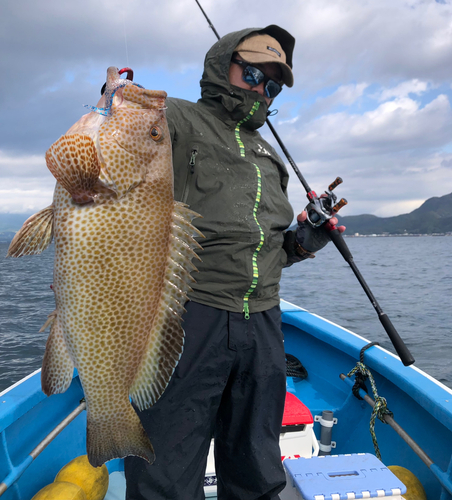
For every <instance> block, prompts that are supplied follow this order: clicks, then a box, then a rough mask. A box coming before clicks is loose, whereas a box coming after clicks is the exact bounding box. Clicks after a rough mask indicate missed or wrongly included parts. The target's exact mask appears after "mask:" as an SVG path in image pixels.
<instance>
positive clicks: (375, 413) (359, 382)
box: [347, 342, 394, 460]
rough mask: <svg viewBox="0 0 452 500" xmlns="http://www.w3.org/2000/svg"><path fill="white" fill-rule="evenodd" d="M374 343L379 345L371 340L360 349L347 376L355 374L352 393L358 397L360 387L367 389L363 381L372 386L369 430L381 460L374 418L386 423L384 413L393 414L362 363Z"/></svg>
mask: <svg viewBox="0 0 452 500" xmlns="http://www.w3.org/2000/svg"><path fill="white" fill-rule="evenodd" d="M374 345H379V344H378V342H371V343H370V344H367V345H366V346H364V347H363V348H362V349H361V353H360V361H358V363H357V364H356V366H355V368H353V370H351V371H350V372H349V373H347V377H351V376H352V375H355V374H356V375H355V385H354V386H353V389H352V390H353V394H354V395H355V396H356V397H357V398H358V399H362V398H361V397H360V396H359V394H358V391H359V389H360V388H361V389H364V390H365V391H366V392H367V389H366V388H365V385H364V381H365V380H366V379H369V381H370V385H371V386H372V392H373V395H374V400H375V406H374V407H373V410H372V415H371V416H370V426H369V430H370V435H371V436H372V442H373V444H374V448H375V455H376V457H377V458H378V459H379V460H381V453H380V448H379V446H378V442H377V436H376V433H375V419H376V418H377V417H378V419H379V420H381V422H383V423H384V424H387V422H386V421H385V419H384V417H385V415H389V416H390V417H393V416H394V414H393V413H392V412H391V411H390V410H388V407H387V401H386V399H385V398H384V397H382V396H379V395H378V391H377V385H376V383H375V380H374V378H373V376H372V373H371V372H370V371H369V369H368V368H367V366H366V365H365V364H364V351H365V350H366V349H369V347H372V346H374ZM363 385H364V387H363Z"/></svg>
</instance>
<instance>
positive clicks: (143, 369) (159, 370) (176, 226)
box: [130, 202, 203, 410]
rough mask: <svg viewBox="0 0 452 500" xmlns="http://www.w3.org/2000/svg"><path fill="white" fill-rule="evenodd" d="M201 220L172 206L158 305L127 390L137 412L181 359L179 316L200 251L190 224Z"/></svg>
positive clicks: (158, 392) (149, 403)
mask: <svg viewBox="0 0 452 500" xmlns="http://www.w3.org/2000/svg"><path fill="white" fill-rule="evenodd" d="M195 217H200V216H199V215H198V214H196V213H195V212H192V211H191V210H189V209H188V208H186V205H184V204H182V203H179V202H175V203H174V213H173V223H172V233H171V242H170V248H169V256H168V265H167V269H166V275H165V284H164V287H163V292H162V296H161V299H160V305H159V308H158V310H157V313H156V317H155V319H154V322H153V326H152V330H151V333H150V335H149V341H148V346H147V349H146V351H145V354H144V356H143V359H142V361H141V365H140V367H139V369H138V371H137V375H136V377H135V380H134V383H133V384H132V387H131V389H130V395H131V397H132V399H133V402H134V403H135V404H136V405H137V406H138V408H139V409H140V410H143V409H145V408H149V407H150V406H152V405H153V404H154V403H155V402H156V401H157V400H158V399H159V398H160V396H161V395H162V394H163V391H164V390H165V388H166V386H167V385H168V382H169V381H170V378H171V375H172V374H173V372H174V369H175V368H176V365H177V363H178V361H179V359H180V357H181V354H182V350H183V345H184V331H183V329H182V326H181V316H182V314H183V313H184V312H185V309H184V304H185V302H186V301H187V300H188V297H187V293H188V292H189V291H190V290H191V288H190V282H193V281H194V279H193V278H192V276H191V275H190V271H193V270H196V267H195V266H194V265H193V264H192V262H191V259H192V258H194V257H198V256H197V255H196V253H195V252H194V249H195V248H201V247H200V245H199V244H198V242H197V241H196V240H195V239H194V238H195V237H203V235H202V233H201V232H200V231H198V230H197V229H196V228H195V227H194V226H192V224H191V221H192V220H193V219H194V218H195Z"/></svg>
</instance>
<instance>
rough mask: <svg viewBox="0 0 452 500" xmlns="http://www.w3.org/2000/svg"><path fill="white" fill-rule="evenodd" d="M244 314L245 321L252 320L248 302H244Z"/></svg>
mask: <svg viewBox="0 0 452 500" xmlns="http://www.w3.org/2000/svg"><path fill="white" fill-rule="evenodd" d="M243 313H244V314H245V319H250V306H249V304H248V301H247V300H245V301H244V302H243Z"/></svg>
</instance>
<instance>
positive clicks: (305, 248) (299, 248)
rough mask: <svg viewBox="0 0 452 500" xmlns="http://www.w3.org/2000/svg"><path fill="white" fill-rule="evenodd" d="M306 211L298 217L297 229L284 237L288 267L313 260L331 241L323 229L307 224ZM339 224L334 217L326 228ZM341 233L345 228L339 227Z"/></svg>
mask: <svg viewBox="0 0 452 500" xmlns="http://www.w3.org/2000/svg"><path fill="white" fill-rule="evenodd" d="M306 217H307V214H306V211H305V210H304V211H303V212H302V213H301V214H299V215H298V217H297V222H298V224H297V226H296V228H291V230H288V231H287V232H286V234H285V235H284V245H283V248H284V249H285V251H286V253H287V265H288V266H290V265H292V264H293V263H295V262H300V261H302V260H305V259H313V258H314V257H315V255H314V253H315V252H317V251H319V250H321V249H322V248H323V247H324V246H326V244H327V243H328V242H329V241H330V239H329V238H328V234H327V232H326V231H325V230H324V229H323V228H314V227H312V226H311V224H309V222H306ZM337 223H338V220H337V218H336V217H332V218H331V219H330V221H329V222H326V223H325V226H326V227H327V226H329V227H332V226H335V225H336V224H337ZM337 229H338V230H339V232H341V233H343V232H344V231H345V226H338V228H337Z"/></svg>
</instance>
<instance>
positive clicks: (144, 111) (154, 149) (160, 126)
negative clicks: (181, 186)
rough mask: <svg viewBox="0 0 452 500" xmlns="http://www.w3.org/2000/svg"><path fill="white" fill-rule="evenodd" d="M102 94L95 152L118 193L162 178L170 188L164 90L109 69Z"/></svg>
mask: <svg viewBox="0 0 452 500" xmlns="http://www.w3.org/2000/svg"><path fill="white" fill-rule="evenodd" d="M105 94H106V96H105V101H106V106H107V107H109V110H108V114H107V116H106V119H105V120H104V121H103V122H102V124H101V125H100V128H99V135H98V147H99V151H98V153H99V156H100V158H101V162H102V164H104V165H105V167H106V170H107V171H108V172H109V175H110V176H111V178H112V180H113V181H114V183H115V184H116V186H117V191H118V196H122V195H124V194H125V193H127V192H128V191H129V190H130V189H131V188H132V187H134V186H136V185H138V184H139V183H141V182H143V181H146V182H152V181H153V180H155V179H159V181H162V180H165V181H166V182H167V183H170V184H171V187H172V184H173V170H172V157H171V138H170V133H169V129H168V123H167V120H166V106H165V99H166V97H167V94H166V92H164V91H160V90H148V89H145V88H143V87H141V86H140V85H137V84H136V83H134V82H131V81H130V80H127V79H123V78H120V75H119V72H118V69H117V68H109V69H108V70H107V85H106V92H105Z"/></svg>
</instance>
